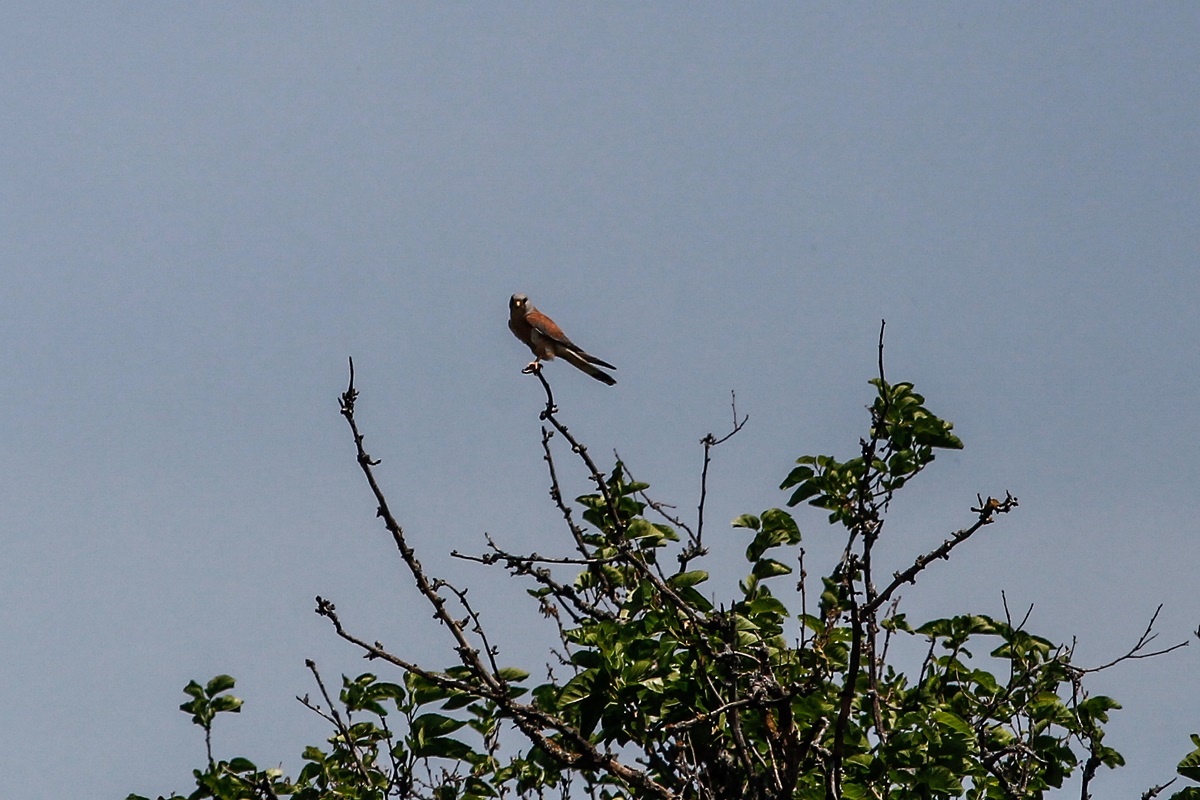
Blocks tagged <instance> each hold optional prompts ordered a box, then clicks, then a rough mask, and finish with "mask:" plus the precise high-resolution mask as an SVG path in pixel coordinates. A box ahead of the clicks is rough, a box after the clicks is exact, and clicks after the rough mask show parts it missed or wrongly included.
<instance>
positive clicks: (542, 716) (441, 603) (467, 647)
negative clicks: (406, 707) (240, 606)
mask: <svg viewBox="0 0 1200 800" xmlns="http://www.w3.org/2000/svg"><path fill="white" fill-rule="evenodd" d="M535 374H537V376H538V378H539V379H540V380H541V381H542V385H543V386H545V387H546V394H547V406H546V410H545V411H544V412H543V415H544V418H548V419H550V420H551V423H552V424H553V425H554V426H555V428H556V429H557V430H558V431H559V433H561V434H562V435H563V436H564V438H566V439H567V440H568V441H569V442H571V445H572V447H573V449H574V450H575V452H577V453H579V455H580V457H581V458H583V459H584V461H585V463H586V464H587V465H588V467H589V469H590V470H591V472H592V477H593V479H594V480H596V482H597V485H598V486H599V487H600V490H601V492H602V493H603V495H604V496H605V498H606V500H607V502H608V505H609V508H610V510H611V511H612V513H613V518H614V519H615V520H619V518H618V517H617V515H616V508H615V504H614V502H613V499H612V497H611V496H610V493H609V492H608V487H607V484H606V483H605V482H604V476H603V475H602V474H601V473H600V472H599V470H597V469H596V466H595V464H594V463H593V462H592V460H591V457H590V456H588V455H587V451H586V448H584V447H583V446H582V445H580V444H579V443H578V442H577V441H575V439H574V438H573V437H572V436H571V434H570V432H569V431H567V429H566V428H565V427H564V426H562V425H561V423H559V422H558V421H557V420H556V419H554V418H553V408H554V401H553V395H552V394H551V393H550V386H549V384H548V383H546V380H545V378H543V377H542V375H541V372H540V370H539V371H537V372H535ZM357 399H358V390H357V389H355V387H354V360H353V359H351V360H350V381H349V385H348V386H347V388H346V391H345V392H343V393H342V395H341V399H340V408H341V413H342V416H343V417H345V419H346V422H347V424H348V425H349V426H350V431H351V433H352V434H353V437H354V445H355V449H356V451H357V459H358V464H359V466H360V468H361V469H362V471H363V474H364V475H365V477H366V479H367V483H368V485H369V486H370V487H371V492H372V494H374V496H375V499H376V501H377V503H378V511H377V516H379V517H380V518H381V519H382V520H383V522H384V527H385V528H386V529H387V531H388V533H390V534H391V536H392V540H393V541H394V542H395V544H396V548H397V550H399V552H400V555H401V558H402V559H403V560H404V563H405V565H406V566H407V567H408V570H409V573H410V574H411V575H412V577H413V579H414V581H415V582H416V584H417V588H418V590H419V591H420V592H421V594H422V595H423V596H424V597H425V599H426V600H428V601H429V603H430V605H432V606H433V609H434V617H435V618H436V619H437V620H438V621H439V622H441V623H442V624H443V625H444V626H445V627H446V628H447V630H449V631H450V634H451V636H452V637H453V639H454V641H455V643H456V645H457V646H456V648H455V650H456V651H457V652H458V654H459V658H460V659H461V660H462V662H463V665H464V666H465V667H466V668H467V671H468V673H469V674H470V676H471V679H470V680H469V681H462V680H458V679H456V678H452V677H450V676H448V675H446V674H444V673H437V672H433V671H430V670H426V669H424V668H422V667H420V666H418V665H417V664H415V663H413V662H409V661H406V660H405V659H402V658H399V657H397V656H395V655H393V654H391V653H390V652H388V651H387V650H385V649H384V647H383V645H382V644H380V643H379V642H375V643H374V644H371V643H368V642H366V641H364V640H362V639H360V638H358V637H356V636H354V635H353V634H350V633H349V632H348V631H346V630H345V628H344V627H343V626H342V623H341V620H340V619H339V618H338V616H337V613H336V609H335V608H334V605H333V604H332V603H330V602H329V601H327V600H325V599H323V598H321V597H318V598H317V613H318V614H320V615H321V616H324V617H326V618H328V619H329V620H330V621H331V622H332V623H333V626H334V630H335V631H336V632H337V634H338V636H340V637H342V638H343V639H345V640H346V641H349V642H351V643H353V644H355V645H356V646H358V647H359V648H360V649H362V650H363V651H364V652H365V653H366V655H367V657H368V658H378V659H381V660H384V661H387V662H388V663H390V664H393V665H395V666H397V667H400V668H401V669H403V670H405V671H408V672H411V673H413V674H415V675H418V676H420V677H422V678H425V679H426V680H428V681H430V682H432V683H433V684H435V685H437V686H441V687H443V688H447V689H452V690H454V691H457V692H461V693H464V694H467V695H470V696H475V697H479V698H482V699H487V700H490V701H491V702H493V703H495V704H496V706H497V707H498V708H499V709H501V713H502V714H503V715H504V716H506V717H508V718H510V719H512V721H513V723H514V724H515V725H516V726H517V727H518V728H519V729H520V730H521V732H522V733H523V734H525V736H526V737H527V738H528V739H529V740H530V741H531V742H532V743H533V744H535V745H536V746H538V747H539V748H541V749H542V750H543V751H545V752H546V753H548V754H549V755H550V756H551V757H552V758H553V759H554V760H556V761H558V762H559V763H561V764H563V765H565V766H568V767H577V768H581V769H591V770H602V771H605V772H607V773H609V774H611V775H614V776H616V777H618V778H620V779H621V780H622V781H624V782H625V783H627V784H628V785H629V786H631V787H633V788H634V789H637V790H639V791H640V792H641V794H642V795H643V796H646V797H657V798H661V800H675V798H676V795H675V793H674V792H672V791H671V790H669V789H668V788H667V787H665V786H663V785H662V784H660V783H658V782H657V781H655V780H654V779H653V778H651V777H650V776H649V775H648V774H647V773H645V772H644V771H642V770H638V769H634V768H632V767H630V766H628V765H627V764H625V763H624V762H622V761H621V760H620V759H619V758H618V757H617V756H616V755H614V754H613V753H610V752H607V751H601V750H600V749H599V748H598V747H596V746H595V745H594V744H593V743H592V742H591V741H590V740H589V738H588V737H587V736H585V735H583V734H582V733H580V732H579V731H578V730H577V729H576V728H575V727H573V726H572V725H570V724H568V723H567V722H565V721H564V720H562V719H559V718H558V717H556V716H554V715H552V714H549V713H547V712H545V711H542V710H541V709H539V708H537V707H536V706H533V705H528V704H524V703H518V702H516V700H515V699H513V697H512V692H511V691H510V689H509V686H508V682H507V681H506V680H505V678H504V677H503V675H502V674H501V672H500V671H499V669H498V668H496V667H495V661H494V659H493V655H494V654H493V652H492V648H490V646H488V645H487V640H486V638H485V639H483V643H484V648H485V650H486V651H487V657H488V660H489V662H490V666H491V667H492V668H491V669H489V665H488V664H485V663H484V662H483V660H482V659H481V658H480V651H479V649H477V648H475V647H473V646H472V645H471V643H470V641H469V640H468V639H467V636H466V633H465V629H466V626H467V622H466V621H465V620H464V621H460V620H456V619H454V617H453V616H452V615H451V614H450V612H449V610H448V609H447V606H446V600H445V598H444V597H442V596H441V595H440V594H439V593H438V588H439V587H442V586H445V587H447V588H450V587H449V584H447V583H445V582H444V581H440V580H430V578H428V577H427V576H426V574H425V571H424V569H423V568H422V567H421V563H420V562H419V561H418V560H417V557H416V554H415V552H414V551H413V549H412V547H411V546H410V545H409V543H408V541H407V539H406V537H405V533H404V529H403V528H402V527H401V526H400V523H399V522H398V521H397V520H396V518H395V516H394V515H393V514H392V512H391V510H390V508H389V507H388V504H387V499H386V498H385V497H384V495H383V491H382V489H381V488H380V486H379V483H378V481H377V480H376V478H375V474H374V467H376V466H378V464H379V463H380V462H379V461H377V460H374V459H372V458H371V457H370V456H369V455H368V454H367V452H366V450H365V448H364V446H363V439H364V437H363V435H362V434H361V433H360V432H359V428H358V423H357V421H356V420H355V416H354V410H355V403H356V401H357ZM664 588H665V587H664ZM452 590H453V589H452ZM453 591H455V594H456V595H457V596H458V598H459V600H460V602H463V603H464V606H465V605H466V601H465V593H463V592H458V591H456V590H453ZM680 602H682V601H680ZM466 607H467V608H468V616H469V618H470V619H471V620H474V621H475V623H476V625H477V626H478V617H477V616H476V615H475V614H474V612H473V611H471V610H470V607H469V606H466ZM477 633H479V634H480V635H482V632H481V629H477ZM547 730H551V731H553V732H554V733H555V734H557V735H558V736H560V737H561V743H560V742H559V741H556V740H555V739H554V738H552V737H551V735H548V734H547V733H546V731H547Z"/></svg>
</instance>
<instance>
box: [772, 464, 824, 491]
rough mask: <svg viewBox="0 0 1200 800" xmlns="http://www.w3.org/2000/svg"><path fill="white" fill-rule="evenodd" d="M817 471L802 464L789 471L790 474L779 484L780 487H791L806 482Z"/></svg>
mask: <svg viewBox="0 0 1200 800" xmlns="http://www.w3.org/2000/svg"><path fill="white" fill-rule="evenodd" d="M815 474H816V473H815V472H813V468H812V467H809V466H800V467H796V468H795V469H793V470H792V471H791V472H789V473H788V476H787V477H786V478H784V479H783V483H781V484H779V488H780V489H790V488H792V487H793V486H795V485H796V484H798V483H804V482H805V481H807V480H808V479H809V478H811V477H812V476H813V475H815Z"/></svg>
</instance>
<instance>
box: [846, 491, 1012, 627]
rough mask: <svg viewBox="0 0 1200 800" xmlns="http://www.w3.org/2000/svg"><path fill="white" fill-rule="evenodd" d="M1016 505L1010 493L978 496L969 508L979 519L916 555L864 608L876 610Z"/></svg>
mask: <svg viewBox="0 0 1200 800" xmlns="http://www.w3.org/2000/svg"><path fill="white" fill-rule="evenodd" d="M1016 507H1017V498H1015V497H1013V496H1012V495H1011V494H1006V495H1005V499H1003V500H997V499H995V498H994V497H989V498H988V499H987V500H986V501H984V500H983V498H979V507H978V508H972V509H971V510H972V511H974V512H975V513H977V514H978V515H979V519H978V520H977V521H976V522H975V524H974V525H972V526H970V527H969V528H963V529H962V530H959V531H955V532H954V533H953V534H951V535H950V538H948V539H946V540H945V541H944V542H942V543H941V544H940V545H939V546H938V547H935V548H934V549H933V550H930V551H929V552H928V553H926V554H925V555H922V556H917V559H916V561H914V562H913V564H912V566H910V567H909V568H908V569H905V570H903V571H901V572H897V573H895V575H894V577H893V579H892V582H891V583H889V584H888V586H887V588H886V589H884V590H883V591H882V592H880V593H879V594H877V595H876V596H875V597H874V599H872V600H871V601H870V602H869V603H867V604H866V605H865V606H864V609H866V610H868V611H871V612H874V611H876V610H878V609H879V607H880V606H881V605H883V604H884V603H886V602H887V601H888V599H889V598H890V597H891V596H892V594H893V593H895V591H896V590H897V589H899V588H900V587H901V586H903V585H904V584H906V583H916V579H917V574H918V573H920V572H921V570H923V569H925V568H926V567H927V566H929V564H930V563H931V562H933V561H935V560H936V559H939V558H949V557H950V551H951V550H953V549H954V548H955V547H957V546H958V545H960V544H962V543H963V542H965V541H966V540H967V539H969V538H971V536H973V535H974V534H975V532H976V531H978V530H979V529H980V528H982V527H983V526H984V525H989V524H991V523H992V522H994V521H995V516H996V514H1007V513H1008V512H1009V511H1012V510H1013V509H1014V508H1016Z"/></svg>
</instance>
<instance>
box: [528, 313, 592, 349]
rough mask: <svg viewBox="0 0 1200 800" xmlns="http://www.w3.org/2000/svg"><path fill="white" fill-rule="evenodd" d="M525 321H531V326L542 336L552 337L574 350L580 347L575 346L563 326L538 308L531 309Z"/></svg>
mask: <svg viewBox="0 0 1200 800" xmlns="http://www.w3.org/2000/svg"><path fill="white" fill-rule="evenodd" d="M525 321H526V322H527V323H529V325H530V327H532V328H533V329H534V330H535V331H537V332H538V333H539V334H541V335H542V336H545V337H546V338H547V339H552V340H554V341H555V342H557V343H558V344H563V345H566V346H567V347H570V348H571V349H572V350H578V349H579V348H578V347H576V346H575V343H574V342H572V341H571V340H570V339H568V338H567V335H566V334H565V333H563V330H562V328H560V327H558V325H556V324H555V323H554V320H552V319H550V318H549V317H547V316H546V315H545V314H543V313H542V312H540V311H538V310H537V309H536V308H535V309H532V310H530V312H529V313H528V314H526V315H525Z"/></svg>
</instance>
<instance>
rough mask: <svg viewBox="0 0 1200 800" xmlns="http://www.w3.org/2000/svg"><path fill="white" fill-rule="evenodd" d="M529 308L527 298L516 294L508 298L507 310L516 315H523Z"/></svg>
mask: <svg viewBox="0 0 1200 800" xmlns="http://www.w3.org/2000/svg"><path fill="white" fill-rule="evenodd" d="M528 308H529V298H528V297H526V296H525V295H523V294H521V293H520V292H518V293H517V294H514V295H513V296H512V297H510V298H508V310H509V311H512V312H514V313H517V314H524V313H525V311H526V310H527V309H528Z"/></svg>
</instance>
